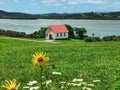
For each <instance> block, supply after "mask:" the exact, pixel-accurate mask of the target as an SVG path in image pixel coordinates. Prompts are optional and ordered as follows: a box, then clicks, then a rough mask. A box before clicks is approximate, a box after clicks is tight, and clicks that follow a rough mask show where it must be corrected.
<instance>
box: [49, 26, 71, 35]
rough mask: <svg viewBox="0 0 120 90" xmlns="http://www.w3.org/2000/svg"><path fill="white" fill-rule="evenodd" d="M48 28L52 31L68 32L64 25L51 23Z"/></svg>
mask: <svg viewBox="0 0 120 90" xmlns="http://www.w3.org/2000/svg"><path fill="white" fill-rule="evenodd" d="M50 28H51V29H52V30H53V32H55V33H58V32H69V31H68V29H67V28H66V26H65V25H51V26H50Z"/></svg>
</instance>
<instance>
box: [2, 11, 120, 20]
mask: <svg viewBox="0 0 120 90" xmlns="http://www.w3.org/2000/svg"><path fill="white" fill-rule="evenodd" d="M0 19H19V20H36V19H75V20H81V19H86V20H120V11H116V12H101V13H100V12H85V13H47V14H28V13H21V12H6V11H3V10H0Z"/></svg>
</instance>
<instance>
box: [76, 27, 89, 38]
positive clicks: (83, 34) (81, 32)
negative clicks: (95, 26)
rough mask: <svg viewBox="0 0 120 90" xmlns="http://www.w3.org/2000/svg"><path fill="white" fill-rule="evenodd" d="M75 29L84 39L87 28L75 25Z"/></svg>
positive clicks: (78, 35) (78, 36) (79, 36)
mask: <svg viewBox="0 0 120 90" xmlns="http://www.w3.org/2000/svg"><path fill="white" fill-rule="evenodd" d="M74 30H75V31H76V34H77V38H78V39H84V37H85V34H86V33H87V30H86V29H85V28H77V27H75V28H74Z"/></svg>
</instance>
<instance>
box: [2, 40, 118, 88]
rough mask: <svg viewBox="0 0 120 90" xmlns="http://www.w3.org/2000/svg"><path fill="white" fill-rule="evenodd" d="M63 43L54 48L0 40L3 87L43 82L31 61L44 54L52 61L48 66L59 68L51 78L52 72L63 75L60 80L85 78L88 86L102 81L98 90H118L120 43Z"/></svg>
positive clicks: (53, 45) (96, 86) (42, 43)
mask: <svg viewBox="0 0 120 90" xmlns="http://www.w3.org/2000/svg"><path fill="white" fill-rule="evenodd" d="M57 42H58V41H57ZM59 42H60V43H54V44H53V43H51V44H50V43H44V42H30V41H22V40H14V39H7V38H0V83H1V84H3V81H4V80H6V79H7V80H9V79H13V78H15V79H17V81H18V82H21V88H22V87H23V86H25V85H26V83H27V82H29V81H30V80H39V68H38V67H35V66H34V65H33V64H32V62H31V60H32V55H33V54H34V53H35V52H41V51H44V52H46V54H47V56H49V58H50V60H49V62H48V63H47V65H51V64H54V65H55V67H56V68H54V69H53V68H52V67H49V74H48V73H47V75H48V77H49V78H52V77H53V76H52V75H51V74H50V72H51V71H59V72H61V73H62V75H61V76H60V80H64V81H71V80H72V79H73V78H83V79H84V81H86V82H87V83H93V82H92V80H95V79H99V80H101V82H100V83H98V84H95V87H94V88H93V89H94V90H114V84H115V82H116V77H117V76H118V75H117V73H116V72H118V71H120V64H119V63H120V42H92V43H86V42H84V41H80V40H60V41H59ZM47 65H46V66H47ZM46 66H45V67H44V73H45V68H46ZM45 74H46V73H45ZM56 83H57V82H56ZM20 90H22V89H20ZM69 90H79V88H73V89H69Z"/></svg>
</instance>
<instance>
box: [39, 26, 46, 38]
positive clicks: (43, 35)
mask: <svg viewBox="0 0 120 90" xmlns="http://www.w3.org/2000/svg"><path fill="white" fill-rule="evenodd" d="M47 29H48V27H41V28H40V30H39V31H38V38H45V32H46V30H47Z"/></svg>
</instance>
